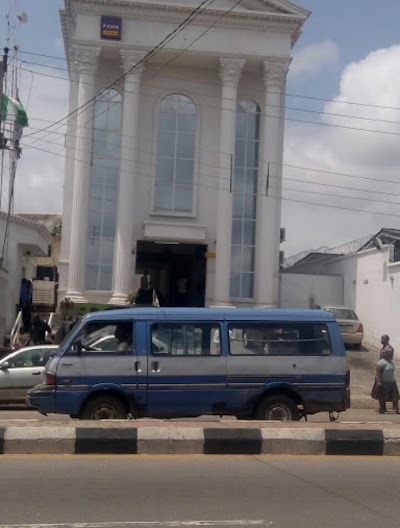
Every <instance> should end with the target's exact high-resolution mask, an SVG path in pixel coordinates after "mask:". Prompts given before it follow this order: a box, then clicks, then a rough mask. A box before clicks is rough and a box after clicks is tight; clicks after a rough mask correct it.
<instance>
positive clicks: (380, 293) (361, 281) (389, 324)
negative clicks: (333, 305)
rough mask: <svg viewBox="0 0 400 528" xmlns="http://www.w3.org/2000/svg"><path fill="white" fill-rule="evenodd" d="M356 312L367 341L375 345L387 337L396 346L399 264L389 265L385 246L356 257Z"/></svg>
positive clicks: (399, 334)
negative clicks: (380, 249)
mask: <svg viewBox="0 0 400 528" xmlns="http://www.w3.org/2000/svg"><path fill="white" fill-rule="evenodd" d="M356 312H357V315H358V317H359V318H360V319H361V321H362V323H363V324H364V332H365V336H366V340H367V341H368V342H370V343H372V344H376V345H378V344H379V340H380V336H381V335H382V334H389V335H390V337H391V339H392V342H393V346H394V348H395V349H396V348H398V347H399V346H400V324H399V321H400V262H396V263H389V248H388V247H387V248H384V250H383V251H377V250H375V249H373V250H369V251H366V252H364V253H361V254H359V256H358V273H357V299H356Z"/></svg>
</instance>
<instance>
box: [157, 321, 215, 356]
mask: <svg viewBox="0 0 400 528" xmlns="http://www.w3.org/2000/svg"><path fill="white" fill-rule="evenodd" d="M155 326H165V327H169V329H170V330H174V329H176V330H180V331H184V328H183V327H184V326H194V327H195V328H194V331H195V330H196V327H199V328H202V327H207V328H208V329H209V330H210V353H209V354H172V353H169V352H155V351H154V350H153V346H152V345H153V328H154V327H155ZM174 327H175V328H174ZM215 330H219V332H220V335H221V324H220V322H213V321H210V322H209V321H195V322H193V321H183V322H182V321H151V322H150V324H149V345H150V351H149V356H151V357H154V358H178V359H179V358H180V359H182V358H202V359H205V358H212V357H215V358H220V357H222V356H223V348H222V343H221V340H220V341H219V343H218V345H217V346H218V351H219V352H218V354H211V347H212V345H213V344H214V345H216V343H215V342H213V336H214V332H215ZM171 342H172V339H170V343H169V346H170V348H171V349H172V347H171ZM194 345H195V348H194V350H196V342H195V343H194Z"/></svg>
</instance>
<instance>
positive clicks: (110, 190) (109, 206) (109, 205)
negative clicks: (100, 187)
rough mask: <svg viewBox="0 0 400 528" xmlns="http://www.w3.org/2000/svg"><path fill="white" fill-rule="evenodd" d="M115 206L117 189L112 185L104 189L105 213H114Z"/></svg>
mask: <svg viewBox="0 0 400 528" xmlns="http://www.w3.org/2000/svg"><path fill="white" fill-rule="evenodd" d="M116 206H117V188H116V187H115V186H114V185H107V186H105V187H104V204H103V207H104V209H105V210H106V211H114V210H115V209H116Z"/></svg>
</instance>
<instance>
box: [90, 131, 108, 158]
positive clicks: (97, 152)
mask: <svg viewBox="0 0 400 528" xmlns="http://www.w3.org/2000/svg"><path fill="white" fill-rule="evenodd" d="M107 134H108V132H106V131H105V130H95V131H94V135H93V155H94V156H101V155H102V153H103V151H104V150H105V149H106V147H107Z"/></svg>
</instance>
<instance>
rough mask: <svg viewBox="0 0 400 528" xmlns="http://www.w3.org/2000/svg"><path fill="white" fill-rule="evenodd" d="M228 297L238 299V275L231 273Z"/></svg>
mask: <svg viewBox="0 0 400 528" xmlns="http://www.w3.org/2000/svg"><path fill="white" fill-rule="evenodd" d="M230 296H231V297H240V273H231V284H230Z"/></svg>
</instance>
